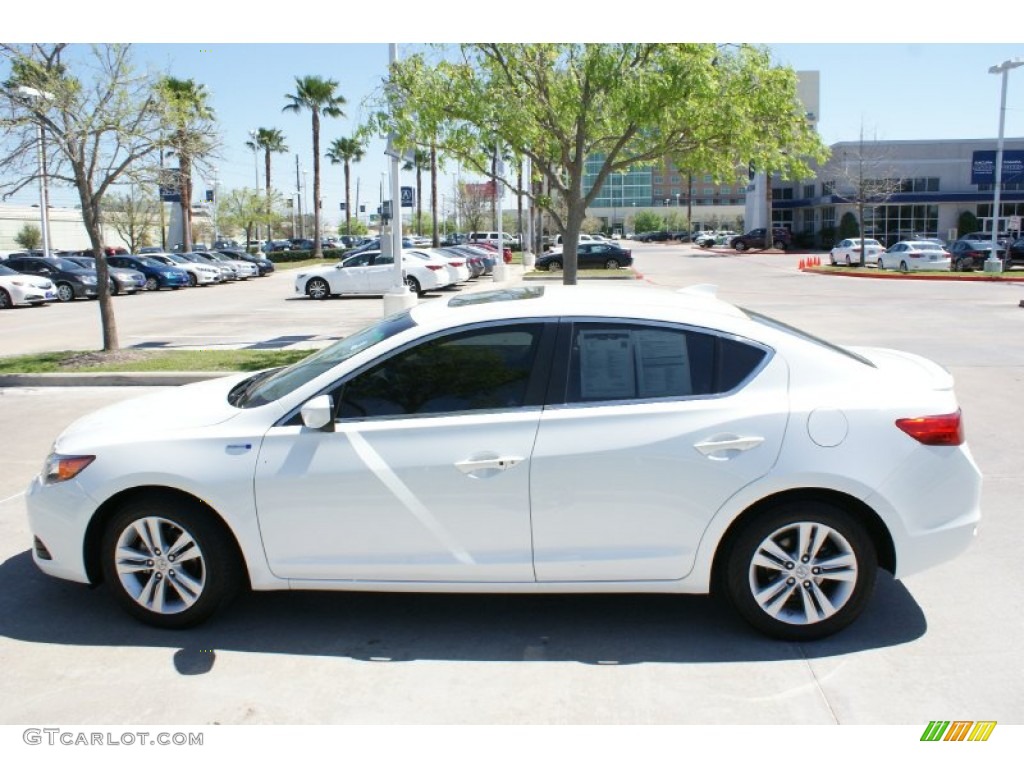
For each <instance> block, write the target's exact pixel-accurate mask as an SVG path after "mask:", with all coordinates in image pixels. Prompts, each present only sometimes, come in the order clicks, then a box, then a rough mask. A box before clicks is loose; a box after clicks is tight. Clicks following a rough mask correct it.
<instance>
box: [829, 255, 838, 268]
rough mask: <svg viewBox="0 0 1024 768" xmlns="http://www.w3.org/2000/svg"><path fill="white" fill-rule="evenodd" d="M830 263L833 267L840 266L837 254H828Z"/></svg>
mask: <svg viewBox="0 0 1024 768" xmlns="http://www.w3.org/2000/svg"><path fill="white" fill-rule="evenodd" d="M828 263H829V264H831V265H832V266H833V267H838V266H839V263H838V262H837V261H836V257H835V254H832V253H830V254H829V255H828Z"/></svg>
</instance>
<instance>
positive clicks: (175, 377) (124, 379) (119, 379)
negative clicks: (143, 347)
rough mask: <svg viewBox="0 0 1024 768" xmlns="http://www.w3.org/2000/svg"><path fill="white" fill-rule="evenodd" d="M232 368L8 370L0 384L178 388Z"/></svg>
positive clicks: (12, 385) (227, 374)
mask: <svg viewBox="0 0 1024 768" xmlns="http://www.w3.org/2000/svg"><path fill="white" fill-rule="evenodd" d="M232 373H233V372H232V371H187V372H186V371H152V372H132V371H123V372H106V371H104V372H101V373H9V374H5V375H0V387H179V386H181V385H182V384H194V383H195V382H197V381H209V380H210V379H219V378H221V377H222V376H230V375H232Z"/></svg>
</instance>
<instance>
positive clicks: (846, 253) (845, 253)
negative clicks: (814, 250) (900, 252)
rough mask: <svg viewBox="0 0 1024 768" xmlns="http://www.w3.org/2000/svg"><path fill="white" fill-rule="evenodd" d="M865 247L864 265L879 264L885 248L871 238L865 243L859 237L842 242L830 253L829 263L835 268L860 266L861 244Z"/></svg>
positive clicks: (865, 240) (866, 239)
mask: <svg viewBox="0 0 1024 768" xmlns="http://www.w3.org/2000/svg"><path fill="white" fill-rule="evenodd" d="M862 242H863V245H864V264H865V266H866V265H868V264H875V265H877V264H878V257H879V255H880V254H881V253H882V251H884V250H885V248H884V246H883V245H882V244H881V243H880V242H878V241H877V240H874V239H872V238H870V237H865V238H864V239H863V241H862V240H861V238H859V237H848V238H846V239H845V240H840V241H839V242H838V243H836V245H835V247H834V248H833V249H832V250H831V251H829V254H828V261H829V263H830V264H831V265H832V266H833V267H834V266H836V265H838V264H845V265H846V266H848V267H850V266H853V265H854V264H857V265H859V264H860V251H861V243H862Z"/></svg>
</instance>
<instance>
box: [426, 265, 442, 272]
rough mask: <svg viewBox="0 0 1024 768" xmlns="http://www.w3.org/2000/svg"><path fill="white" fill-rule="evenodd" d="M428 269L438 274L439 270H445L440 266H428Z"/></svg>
mask: <svg viewBox="0 0 1024 768" xmlns="http://www.w3.org/2000/svg"><path fill="white" fill-rule="evenodd" d="M427 269H429V270H431V271H432V272H437V270H439V269H444V267H442V266H441V265H440V264H427Z"/></svg>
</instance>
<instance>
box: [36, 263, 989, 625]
mask: <svg viewBox="0 0 1024 768" xmlns="http://www.w3.org/2000/svg"><path fill="white" fill-rule="evenodd" d="M337 271H338V272H344V271H345V269H339V270H337ZM865 393H870V396H866V395H865ZM981 485H982V477H981V473H980V471H979V470H978V467H977V465H976V464H975V462H974V460H973V458H972V456H971V453H970V451H969V449H968V446H967V444H966V442H965V440H964V424H963V418H962V415H961V412H960V409H959V407H958V403H957V399H956V395H955V392H954V389H953V380H952V377H951V375H950V374H949V373H948V372H947V371H946V370H945V369H944V368H942V367H941V366H939V365H937V364H935V363H933V362H931V361H930V360H928V359H926V358H923V357H920V356H918V355H914V354H909V353H904V352H899V351H894V350H886V349H877V348H856V349H848V348H842V347H838V346H835V345H831V344H828V343H825V342H822V341H821V340H819V339H816V338H813V337H810V336H807V335H805V334H803V333H801V332H800V331H797V330H795V329H793V328H791V327H788V326H785V325H783V324H780V323H777V322H775V321H773V320H772V319H770V318H767V317H765V316H763V315H760V314H758V313H754V312H749V311H744V310H741V309H739V308H737V307H735V306H733V305H730V304H727V303H725V302H723V301H720V300H718V299H716V298H714V297H713V296H712V295H710V294H709V293H708V292H707V290H706V289H703V290H699V289H694V290H690V291H683V292H677V291H658V290H657V289H652V288H631V287H627V286H616V287H615V288H609V287H607V286H586V285H580V286H571V287H563V286H540V285H518V286H507V287H504V288H502V289H501V290H496V291H491V292H478V293H473V294H468V295H457V296H454V297H452V298H450V299H448V300H446V301H441V300H439V301H433V302H426V303H421V304H419V305H418V306H416V307H413V308H412V309H410V310H408V311H405V312H402V313H399V314H396V315H392V316H389V317H387V318H383V319H381V320H379V321H377V322H376V323H375V324H373V325H371V326H370V327H368V328H366V329H364V330H362V331H359V332H357V333H354V334H351V335H349V336H347V337H346V338H344V339H342V340H340V341H338V342H336V343H335V344H333V345H331V346H329V347H327V348H325V349H322V350H319V351H318V352H316V353H314V354H312V355H309V356H307V357H306V358H304V359H303V360H301V361H300V362H297V363H295V364H293V365H290V366H288V367H286V368H276V369H270V370H265V371H261V372H256V373H252V372H247V373H239V374H236V375H232V376H227V377H222V378H218V379H214V380H211V381H206V382H203V383H200V384H192V385H186V386H182V387H173V388H167V389H165V390H163V391H161V392H157V393H154V394H150V395H148V396H146V397H144V398H142V399H138V400H131V401H122V402H119V403H117V404H115V405H112V406H108V407H106V408H105V409H103V411H102V412H101V414H94V415H90V416H86V417H84V418H82V419H80V420H79V421H77V422H75V423H74V424H72V425H71V426H70V427H68V428H67V429H65V430H64V432H63V433H62V434H60V435H59V436H58V437H57V439H56V441H55V443H54V447H53V452H52V454H51V455H50V456H48V457H47V459H46V461H45V463H44V466H43V468H42V470H41V472H40V474H39V475H38V476H37V477H36V478H34V479H33V481H32V482H31V484H30V486H29V488H28V489H27V491H26V494H25V504H26V508H27V512H28V523H29V528H30V531H31V535H32V536H33V541H32V546H31V548H30V551H31V556H32V558H33V561H34V562H35V563H36V565H37V567H38V568H40V569H41V570H42V571H44V572H45V573H47V574H49V575H51V576H54V577H58V578H62V579H68V580H72V581H77V582H79V583H82V584H95V583H97V582H99V581H101V580H102V581H105V582H106V585H107V590H108V591H109V593H110V594H111V595H112V596H113V597H114V598H115V599H116V600H117V601H118V602H119V603H120V604H121V605H122V606H123V607H124V608H125V609H126V610H127V611H128V612H129V613H130V614H131V615H133V616H134V617H136V618H137V619H139V620H141V621H144V622H147V623H149V624H152V625H155V626H158V627H165V628H181V627H187V626H192V625H195V624H198V623H200V622H202V621H203V620H205V619H207V618H208V617H210V616H211V615H213V614H214V613H216V612H217V611H219V610H220V609H222V608H223V607H224V606H225V605H226V604H227V603H228V602H229V601H230V599H231V597H232V596H233V595H234V594H236V593H237V592H239V591H241V590H242V589H246V588H251V589H255V590H296V589H338V590H351V589H357V590H365V591H373V590H381V591H393V590H394V589H396V588H400V589H403V590H421V591H429V590H435V589H443V590H444V591H447V592H454V591H464V592H482V591H487V590H493V591H496V592H502V593H507V592H508V591H509V590H510V589H511V590H513V591H517V592H523V593H533V594H548V593H552V592H574V593H599V592H608V591H612V592H618V593H622V592H632V593H641V592H652V593H660V594H665V593H695V594H705V593H708V592H709V591H712V590H713V591H714V592H715V593H716V594H719V595H722V596H723V597H724V598H726V599H727V600H728V602H729V603H730V604H731V605H732V606H733V607H734V608H735V610H736V612H737V613H738V614H739V615H740V616H741V617H742V618H743V619H745V620H746V621H747V622H749V624H750V625H751V626H753V627H755V628H756V629H758V630H759V631H761V632H764V633H767V634H769V635H771V636H774V637H777V638H782V639H784V640H786V641H809V640H814V639H818V638H822V637H825V636H828V635H830V634H832V633H835V632H837V631H839V630H841V629H843V628H844V627H846V626H848V625H850V624H851V623H852V622H854V621H855V620H856V619H857V617H858V616H859V615H860V614H861V613H862V612H863V610H864V609H865V607H867V606H868V605H869V603H870V600H871V594H872V590H873V587H874V584H875V580H876V575H877V571H878V569H879V568H883V569H885V570H888V571H891V572H893V574H894V575H895V577H896V578H904V577H906V576H909V575H913V574H918V573H919V572H922V571H925V570H926V569H928V568H931V567H934V566H937V565H939V564H942V563H946V562H948V561H950V560H953V559H954V558H956V557H957V556H958V555H959V554H960V553H962V552H963V551H964V550H965V549H967V548H968V547H969V546H970V544H971V542H972V541H973V540H974V537H975V534H976V531H977V526H978V524H979V521H980V496H981ZM340 489H341V490H340ZM96 594H97V593H92V592H88V593H87V592H85V591H84V590H83V591H82V593H81V595H80V597H79V602H78V607H79V608H81V604H82V603H81V601H85V602H86V603H88V602H89V601H91V600H92V599H94V596H95V595H96ZM666 609H671V610H678V607H677V606H671V605H669V604H666Z"/></svg>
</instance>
